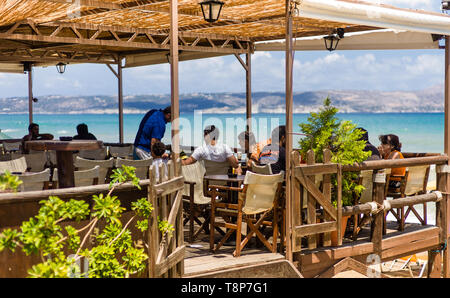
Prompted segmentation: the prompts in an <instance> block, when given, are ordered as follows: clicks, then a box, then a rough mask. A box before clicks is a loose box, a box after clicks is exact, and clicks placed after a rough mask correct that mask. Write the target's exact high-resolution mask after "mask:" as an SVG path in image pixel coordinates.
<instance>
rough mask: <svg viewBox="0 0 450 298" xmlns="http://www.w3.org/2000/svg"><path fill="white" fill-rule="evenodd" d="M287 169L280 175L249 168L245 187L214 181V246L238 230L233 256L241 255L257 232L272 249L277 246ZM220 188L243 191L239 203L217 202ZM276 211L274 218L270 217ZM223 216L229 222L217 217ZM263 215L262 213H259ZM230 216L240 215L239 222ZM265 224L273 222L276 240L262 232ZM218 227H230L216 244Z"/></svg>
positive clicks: (215, 249)
mask: <svg viewBox="0 0 450 298" xmlns="http://www.w3.org/2000/svg"><path fill="white" fill-rule="evenodd" d="M283 180H284V173H283V172H281V173H279V174H276V175H261V174H255V173H252V172H251V171H247V173H246V175H245V180H244V187H243V188H239V187H227V186H221V185H211V189H212V197H211V219H210V229H209V231H210V249H211V250H212V251H214V252H216V251H217V250H218V249H219V248H220V247H221V246H222V245H223V244H224V243H225V241H226V240H227V239H228V238H229V237H230V236H231V235H232V234H233V233H234V232H236V249H235V251H234V252H233V256H235V257H238V256H240V255H241V251H242V249H243V248H244V247H245V245H246V244H247V243H248V241H249V240H250V238H251V237H252V236H253V234H256V236H257V237H258V239H259V240H260V241H261V242H262V243H263V244H264V245H265V246H266V247H267V248H268V249H269V250H270V251H272V252H276V250H277V237H278V208H277V207H278V200H279V197H280V194H281V188H282V183H283ZM216 189H224V190H226V189H231V190H233V191H237V192H239V199H238V203H237V204H231V203H221V202H216V197H217V191H216ZM271 212H273V215H272V220H271V221H269V220H267V219H268V218H269V217H270V216H271V214H270V213H271ZM219 216H220V217H222V218H223V219H224V220H225V222H218V221H216V217H219ZM257 216H259V217H257ZM228 217H236V222H233V221H228V220H227V218H228ZM243 221H245V222H246V223H247V227H248V228H249V232H248V233H247V235H246V237H245V238H244V240H242V241H241V232H242V231H241V229H242V222H243ZM262 226H272V228H273V233H272V244H271V243H269V241H268V239H266V237H264V235H263V234H262V233H261V232H260V228H261V227H262ZM216 227H225V228H227V229H228V231H227V232H226V234H225V235H224V237H223V238H222V239H221V240H220V241H219V243H218V244H217V245H216V246H214V230H215V228H216Z"/></svg>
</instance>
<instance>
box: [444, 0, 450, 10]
mask: <svg viewBox="0 0 450 298" xmlns="http://www.w3.org/2000/svg"><path fill="white" fill-rule="evenodd" d="M442 10H450V1H448V0H442Z"/></svg>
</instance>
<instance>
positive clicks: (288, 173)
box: [285, 0, 293, 261]
mask: <svg viewBox="0 0 450 298" xmlns="http://www.w3.org/2000/svg"><path fill="white" fill-rule="evenodd" d="M290 4H291V1H290V0H286V2H285V5H286V7H285V8H286V57H285V58H286V258H287V259H288V260H289V261H292V260H293V255H292V247H291V241H292V210H291V204H292V197H291V196H292V195H291V194H292V192H293V190H292V180H291V179H292V177H291V154H290V153H291V151H292V134H291V132H292V103H293V96H292V81H293V80H292V64H293V55H292V15H291V7H290Z"/></svg>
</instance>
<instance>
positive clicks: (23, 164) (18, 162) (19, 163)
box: [0, 156, 28, 173]
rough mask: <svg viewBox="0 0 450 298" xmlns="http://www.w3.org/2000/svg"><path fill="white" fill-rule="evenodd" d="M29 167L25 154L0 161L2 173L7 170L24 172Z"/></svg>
mask: <svg viewBox="0 0 450 298" xmlns="http://www.w3.org/2000/svg"><path fill="white" fill-rule="evenodd" d="M27 168H28V167H27V161H26V159H25V157H23V156H22V157H20V158H16V159H12V160H8V161H2V162H0V173H4V172H5V171H6V170H8V171H9V172H11V173H13V172H17V173H23V172H26V170H27Z"/></svg>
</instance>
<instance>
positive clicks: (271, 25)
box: [0, 0, 434, 63]
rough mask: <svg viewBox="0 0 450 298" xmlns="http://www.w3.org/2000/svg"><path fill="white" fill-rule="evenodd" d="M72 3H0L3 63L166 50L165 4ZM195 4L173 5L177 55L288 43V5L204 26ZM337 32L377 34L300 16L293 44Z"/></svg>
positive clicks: (260, 3) (275, 3)
mask: <svg viewBox="0 0 450 298" xmlns="http://www.w3.org/2000/svg"><path fill="white" fill-rule="evenodd" d="M72 1H73V3H68V1H67V0H0V43H1V46H0V59H2V60H9V61H17V60H21V61H22V60H23V61H27V60H29V61H36V62H42V61H46V62H49V63H53V62H54V61H58V60H64V61H68V62H97V63H116V62H117V59H118V58H117V57H118V55H121V56H126V55H131V54H142V53H152V52H158V51H159V52H160V51H161V50H164V51H167V50H168V46H169V42H168V41H169V39H168V34H169V31H170V14H169V4H170V3H169V0H72ZM340 1H341V2H344V3H361V2H360V1H356V0H340ZM199 2H200V0H179V1H178V14H179V15H178V22H179V36H180V41H179V42H180V50H182V51H197V52H208V53H217V54H219V53H220V54H233V53H243V52H246V51H248V48H249V47H251V45H250V44H251V43H252V42H257V41H267V40H276V39H282V38H284V36H285V32H286V28H285V0H225V1H224V2H225V5H224V7H223V9H222V13H221V17H220V19H219V21H217V22H215V23H208V22H206V21H205V20H204V19H203V16H202V13H201V9H200V5H199V4H198V3H199ZM300 2H301V1H300ZM77 4H79V5H77ZM382 6H383V7H389V6H385V5H382ZM398 10H399V11H402V9H398ZM421 13H424V14H428V15H434V14H433V13H428V12H421ZM336 28H345V30H346V32H357V31H365V30H374V29H380V27H374V26H368V25H361V24H350V23H342V22H337V21H330V20H324V19H314V18H305V17H301V16H297V17H294V20H293V35H294V37H306V36H317V35H323V34H329V33H331V32H332V31H333V30H335V29H336ZM2 57H3V58H2ZM5 57H6V58H5Z"/></svg>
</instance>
